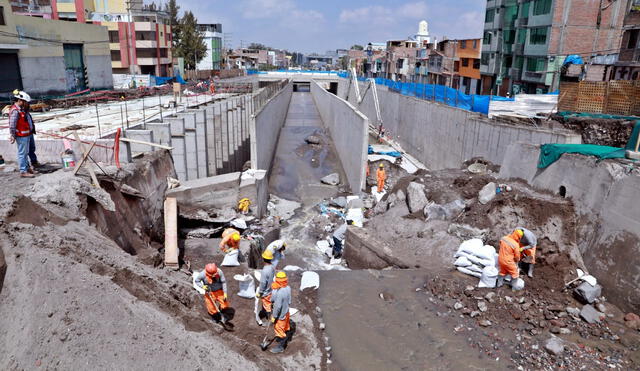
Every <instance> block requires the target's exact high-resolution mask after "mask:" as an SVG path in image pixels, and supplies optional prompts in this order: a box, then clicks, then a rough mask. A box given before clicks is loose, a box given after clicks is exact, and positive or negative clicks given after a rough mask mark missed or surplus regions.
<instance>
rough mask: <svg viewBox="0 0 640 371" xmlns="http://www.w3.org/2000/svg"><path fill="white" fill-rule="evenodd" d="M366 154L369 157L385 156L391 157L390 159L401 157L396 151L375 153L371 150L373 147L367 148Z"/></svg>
mask: <svg viewBox="0 0 640 371" xmlns="http://www.w3.org/2000/svg"><path fill="white" fill-rule="evenodd" d="M367 152H368V153H369V154H370V155H387V156H391V157H402V153H400V152H398V151H378V152H375V151H374V150H373V147H371V146H369V148H368V150H367Z"/></svg>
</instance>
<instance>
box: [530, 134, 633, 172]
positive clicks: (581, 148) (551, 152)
mask: <svg viewBox="0 0 640 371" xmlns="http://www.w3.org/2000/svg"><path fill="white" fill-rule="evenodd" d="M636 128H638V125H636ZM625 152H626V150H625V149H624V148H617V147H608V146H598V145H595V144H543V145H542V146H540V157H539V158H538V169H544V168H546V167H547V166H549V165H551V164H553V163H554V162H556V161H558V159H559V158H560V156H562V154H564V153H578V154H581V155H587V156H595V157H597V158H599V159H600V160H604V159H607V158H624V155H625Z"/></svg>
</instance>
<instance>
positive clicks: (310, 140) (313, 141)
mask: <svg viewBox="0 0 640 371" xmlns="http://www.w3.org/2000/svg"><path fill="white" fill-rule="evenodd" d="M304 141H305V142H307V143H309V144H320V143H322V139H321V138H320V137H319V136H318V135H315V134H312V135H309V136H308V137H306V138H304Z"/></svg>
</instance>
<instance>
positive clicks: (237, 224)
mask: <svg viewBox="0 0 640 371" xmlns="http://www.w3.org/2000/svg"><path fill="white" fill-rule="evenodd" d="M231 225H232V226H234V227H236V228H239V229H247V222H246V221H245V220H244V219H234V220H232V221H231Z"/></svg>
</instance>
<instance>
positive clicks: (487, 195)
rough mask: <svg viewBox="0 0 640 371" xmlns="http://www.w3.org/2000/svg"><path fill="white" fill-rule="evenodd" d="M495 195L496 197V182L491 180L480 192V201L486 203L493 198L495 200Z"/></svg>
mask: <svg viewBox="0 0 640 371" xmlns="http://www.w3.org/2000/svg"><path fill="white" fill-rule="evenodd" d="M495 197H496V184H495V183H494V182H491V183H489V184H487V185H485V186H484V187H482V189H481V190H480V192H479V193H478V201H479V202H480V203H481V204H483V205H486V204H487V203H489V202H491V200H493V199H494V198H495Z"/></svg>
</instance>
